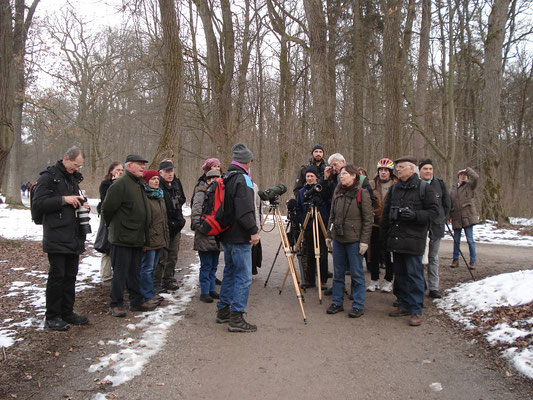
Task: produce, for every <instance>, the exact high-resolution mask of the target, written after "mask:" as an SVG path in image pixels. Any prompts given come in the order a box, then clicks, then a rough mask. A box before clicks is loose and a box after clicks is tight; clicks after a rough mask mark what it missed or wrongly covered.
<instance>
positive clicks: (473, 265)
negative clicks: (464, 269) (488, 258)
mask: <svg viewBox="0 0 533 400" xmlns="http://www.w3.org/2000/svg"><path fill="white" fill-rule="evenodd" d="M476 266H477V264H476V263H475V262H471V263H470V265H469V266H468V269H476Z"/></svg>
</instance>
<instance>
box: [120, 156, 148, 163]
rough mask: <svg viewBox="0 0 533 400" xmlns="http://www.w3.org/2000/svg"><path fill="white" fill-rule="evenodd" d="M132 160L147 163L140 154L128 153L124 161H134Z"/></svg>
mask: <svg viewBox="0 0 533 400" xmlns="http://www.w3.org/2000/svg"><path fill="white" fill-rule="evenodd" d="M134 161H136V162H143V163H145V164H146V163H148V160H145V159H144V158H142V157H141V156H139V155H137V154H128V156H127V157H126V161H125V162H134Z"/></svg>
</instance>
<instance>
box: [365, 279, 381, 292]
mask: <svg viewBox="0 0 533 400" xmlns="http://www.w3.org/2000/svg"><path fill="white" fill-rule="evenodd" d="M377 289H379V281H372V280H371V281H370V284H369V285H368V287H367V288H366V290H367V292H375V291H376V290H377Z"/></svg>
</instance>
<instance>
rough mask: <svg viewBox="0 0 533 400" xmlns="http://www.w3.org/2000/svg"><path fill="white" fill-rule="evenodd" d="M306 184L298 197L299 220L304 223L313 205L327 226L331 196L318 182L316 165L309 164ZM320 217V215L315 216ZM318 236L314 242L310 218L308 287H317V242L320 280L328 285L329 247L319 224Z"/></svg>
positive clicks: (306, 231) (307, 255) (307, 247)
mask: <svg viewBox="0 0 533 400" xmlns="http://www.w3.org/2000/svg"><path fill="white" fill-rule="evenodd" d="M305 181H306V184H305V186H304V187H303V188H301V189H300V191H299V192H298V196H297V197H296V213H297V216H298V221H299V222H300V224H303V223H304V221H305V217H306V215H307V213H308V212H309V211H310V209H311V207H316V209H317V210H318V211H319V213H320V216H321V217H322V220H323V222H324V226H327V224H328V221H329V212H330V208H331V196H330V195H329V194H326V195H325V194H324V191H323V189H322V185H320V184H319V182H318V171H317V169H316V167H315V166H314V165H309V166H308V167H307V169H306V173H305ZM315 217H316V218H318V216H315ZM318 238H319V243H314V239H313V219H312V218H310V219H309V220H308V222H307V226H306V228H305V232H304V241H305V247H304V249H305V250H304V252H305V253H304V257H305V259H306V263H305V268H304V274H305V276H304V280H305V287H306V288H313V287H315V285H316V283H315V275H316V273H317V272H316V258H315V248H314V245H315V244H316V245H317V246H319V249H320V281H321V283H322V287H323V288H325V287H326V281H327V279H328V248H327V246H326V238H325V237H324V233H323V232H322V229H321V225H320V224H319V225H318Z"/></svg>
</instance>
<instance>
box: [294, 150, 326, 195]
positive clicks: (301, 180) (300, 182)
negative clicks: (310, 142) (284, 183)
mask: <svg viewBox="0 0 533 400" xmlns="http://www.w3.org/2000/svg"><path fill="white" fill-rule="evenodd" d="M324 154H325V151H324V147H322V146H321V145H320V144H315V145H314V146H313V148H312V149H311V158H310V159H309V163H308V164H307V165H302V166H301V167H300V169H299V170H298V176H297V177H296V183H295V184H294V188H293V189H292V192H293V194H294V198H297V197H298V192H299V191H300V189H301V188H303V187H304V185H305V183H306V180H305V175H306V171H307V168H309V167H315V168H316V171H317V173H318V175H317V176H318V179H319V180H322V179H324V170H325V169H326V167H327V164H326V161H325V160H324Z"/></svg>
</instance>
